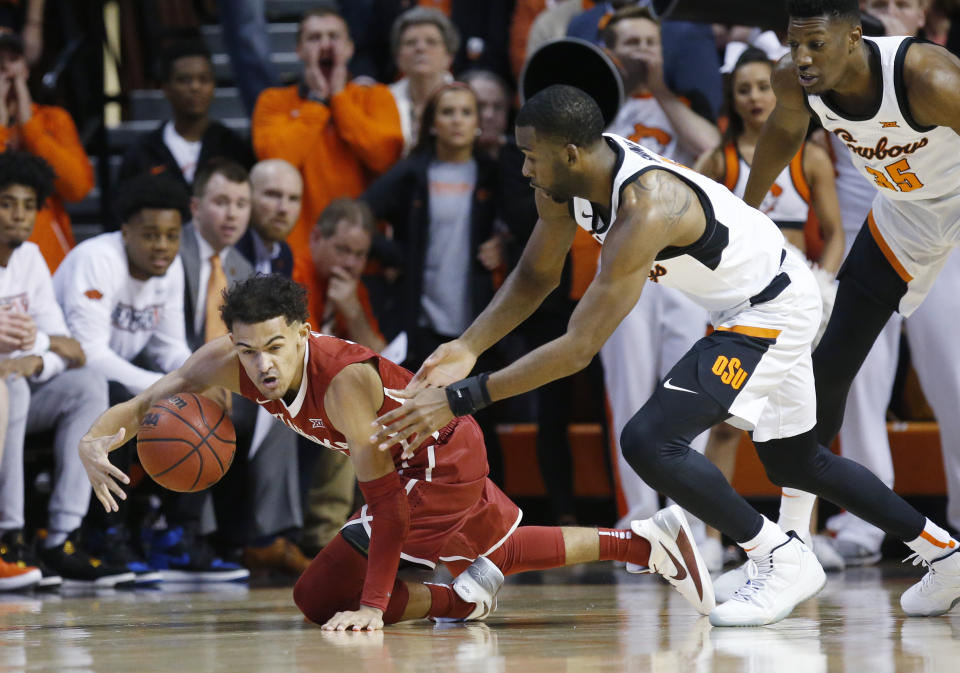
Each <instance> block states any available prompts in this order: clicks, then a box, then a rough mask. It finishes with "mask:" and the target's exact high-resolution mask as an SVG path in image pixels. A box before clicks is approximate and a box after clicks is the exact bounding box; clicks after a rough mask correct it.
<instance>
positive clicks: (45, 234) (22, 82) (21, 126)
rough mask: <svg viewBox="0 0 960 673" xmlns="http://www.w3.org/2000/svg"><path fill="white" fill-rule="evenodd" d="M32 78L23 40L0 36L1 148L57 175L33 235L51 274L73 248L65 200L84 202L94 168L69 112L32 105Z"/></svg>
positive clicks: (5, 34) (91, 182)
mask: <svg viewBox="0 0 960 673" xmlns="http://www.w3.org/2000/svg"><path fill="white" fill-rule="evenodd" d="M29 77H30V69H29V68H28V67H27V62H26V60H25V59H24V57H23V42H22V41H21V40H20V37H19V36H17V35H16V34H14V33H10V32H0V150H2V151H6V150H23V151H25V152H29V153H30V154H35V155H37V156H39V157H42V158H43V159H45V160H46V161H47V163H48V164H50V166H51V167H52V168H53V170H54V172H55V173H56V174H57V179H56V181H55V182H54V193H53V194H52V195H51V196H50V198H48V199H47V203H46V205H45V206H44V208H43V210H41V211H40V212H39V213H37V219H36V224H35V226H34V230H33V235H32V236H31V237H30V240H31V241H33V242H34V243H36V244H37V245H38V246H39V247H40V252H41V253H42V254H43V258H44V260H45V261H46V263H47V266H49V267H50V272H51V273H53V271H55V270H56V268H57V266H59V264H60V262H61V261H62V260H63V258H64V257H66V255H67V252H69V250H70V249H71V248H72V247H73V246H74V244H75V241H74V238H73V230H72V229H71V227H70V216H69V215H67V212H66V210H64V207H63V202H64V201H80V200H81V199H83V197H85V196H86V195H87V193H88V192H89V191H90V190H91V189H93V167H92V166H91V165H90V160H89V159H88V158H87V153H86V151H85V150H84V149H83V145H82V144H81V143H80V136H79V135H78V134H77V127H76V125H75V124H74V123H73V119H71V118H70V113H68V112H67V111H66V110H64V109H63V108H61V107H57V106H54V105H37V104H36V103H34V102H33V98H32V97H31V96H30V90H29V89H28V88H27V79H28V78H29Z"/></svg>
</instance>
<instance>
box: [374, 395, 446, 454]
mask: <svg viewBox="0 0 960 673" xmlns="http://www.w3.org/2000/svg"><path fill="white" fill-rule="evenodd" d="M387 392H388V393H389V394H390V396H391V397H394V398H397V399H402V400H404V402H403V404H401V405H400V406H399V407H397V408H396V409H394V410H393V411H390V412H387V413H386V414H384V415H383V416H381V417H379V418H378V419H377V420H375V421H374V422H373V426H374V427H378V426H379V430H378V432H377V433H376V434H374V435H373V436H372V437H371V438H370V441H371V443H373V444H376V445H377V446H378V448H379V449H380V450H381V451H385V450H387V449H389V448H390V447H391V446H393V445H394V444H396V443H397V442H401V441H406V442H407V445H406V446H405V447H404V449H403V453H402V454H401V456H400V457H401V458H403V459H406V458H412V457H413V454H415V453H416V452H417V449H419V448H420V447H421V446H422V445H423V443H424V442H426V441H427V440H428V439H430V437H431V436H432V435H433V433H434V432H436V431H437V430H439V429H440V428H442V427H443V426H445V425H446V424H447V423H449V422H450V421H452V420H453V412H452V411H451V410H450V404H449V403H448V402H447V391H446V389H445V388H424V389H423V390H419V391H411V390H390V391H387Z"/></svg>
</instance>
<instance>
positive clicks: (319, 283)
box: [293, 256, 384, 339]
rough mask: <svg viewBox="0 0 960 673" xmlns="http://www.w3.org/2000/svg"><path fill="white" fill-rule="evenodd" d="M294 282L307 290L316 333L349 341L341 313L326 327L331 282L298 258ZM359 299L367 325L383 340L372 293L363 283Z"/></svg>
mask: <svg viewBox="0 0 960 673" xmlns="http://www.w3.org/2000/svg"><path fill="white" fill-rule="evenodd" d="M293 280H295V281H296V282H298V283H300V284H301V285H303V286H304V287H305V288H307V307H308V308H309V310H310V318H309V322H310V327H311V328H312V329H313V330H314V331H315V332H321V333H323V334H326V335H328V336H335V337H337V338H340V339H349V338H350V337H349V335H348V334H347V323H346V321H345V320H344V318H343V316H342V315H341V314H340V313H339V312H337V313H334V316H333V324H332V325H326V326H325V325H324V320H323V316H324V315H326V310H327V286H328V284H329V281H328V280H327V279H326V278H320V277H318V276H317V274H315V273H314V272H313V269H312V268H310V267H309V266H308V265H307V264H305V263H304V260H301V261H300V263H299V264H298V263H297V259H296V256H295V257H294V265H293ZM357 299H359V300H360V305H361V306H362V307H363V313H364V314H365V315H366V316H367V323H368V324H369V325H370V327H372V328H373V331H374V332H376V333H377V336H379V337H380V338H381V339H383V338H384V337H383V334H381V333H380V323H378V322H377V317H376V316H375V315H374V314H373V306H372V305H371V304H370V293H369V292H368V291H367V287H366V286H365V285H364V284H363V281H360V282H358V283H357Z"/></svg>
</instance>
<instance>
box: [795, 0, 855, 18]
mask: <svg viewBox="0 0 960 673" xmlns="http://www.w3.org/2000/svg"><path fill="white" fill-rule="evenodd" d="M787 14H788V15H789V16H790V18H791V19H812V18H816V17H818V16H826V17H829V18H831V19H850V20H851V21H856V22H859V21H860V3H859V2H858V0H787Z"/></svg>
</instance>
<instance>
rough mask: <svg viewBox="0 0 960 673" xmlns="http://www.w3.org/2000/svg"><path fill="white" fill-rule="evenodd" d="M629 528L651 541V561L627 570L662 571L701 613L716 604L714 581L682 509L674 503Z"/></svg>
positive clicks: (708, 610)
mask: <svg viewBox="0 0 960 673" xmlns="http://www.w3.org/2000/svg"><path fill="white" fill-rule="evenodd" d="M630 530H632V531H633V532H634V533H635V534H636V535H639V536H640V537H642V538H644V539H646V540H648V541H649V542H650V565H649V566H648V567H647V568H643V567H640V566H636V565H633V564H627V570H629V571H630V572H633V573H638V574H639V573H654V572H655V573H659V574H660V575H663V577H664V578H665V579H666V580H667V581H668V582H670V584H672V585H673V586H675V587H676V588H677V590H678V591H679V592H680V594H681V595H682V596H683V597H684V598H686V599H687V600H688V601H689V602H690V604H691V605H693V607H695V608H696V609H697V611H698V612H699V613H700V614H704V615H707V614H710V611H711V610H712V609H713V608H714V607H715V606H716V604H717V603H716V600H715V599H714V597H713V583H712V582H711V581H710V572H709V571H708V570H707V565H706V563H704V561H703V558H702V557H701V556H700V552H699V551H698V550H697V545H696V543H695V542H694V540H693V534H692V533H691V532H690V525H689V524H688V523H687V517H685V516H684V514H683V510H682V509H680V507H679V506H678V505H671V506H670V507H667V508H665V509H661V510H660V511H659V512H657V513H656V514H654V515H653V516H652V517H651V518H649V519H642V520H640V521H631V522H630Z"/></svg>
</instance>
